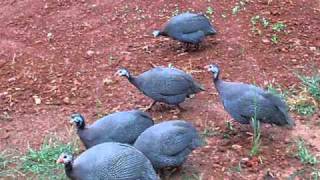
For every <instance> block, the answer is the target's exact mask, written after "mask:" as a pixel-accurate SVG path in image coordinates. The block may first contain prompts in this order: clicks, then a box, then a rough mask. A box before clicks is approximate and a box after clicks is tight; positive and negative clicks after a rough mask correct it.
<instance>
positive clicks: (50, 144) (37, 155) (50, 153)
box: [21, 137, 77, 179]
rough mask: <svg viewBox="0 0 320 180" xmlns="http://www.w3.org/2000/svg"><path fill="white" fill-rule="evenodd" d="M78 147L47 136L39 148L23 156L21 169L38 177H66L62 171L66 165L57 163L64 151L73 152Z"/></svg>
mask: <svg viewBox="0 0 320 180" xmlns="http://www.w3.org/2000/svg"><path fill="white" fill-rule="evenodd" d="M76 150H77V149H76V147H75V145H74V144H71V143H68V144H64V143H62V142H61V141H60V140H58V139H57V138H52V137H51V138H46V139H45V140H44V143H43V144H42V146H41V148H40V149H39V150H34V149H29V150H28V152H27V154H26V155H24V156H23V157H22V158H21V161H22V165H21V170H22V171H23V172H24V173H26V174H31V175H34V176H36V177H37V178H38V179H66V177H65V173H64V172H62V171H63V169H64V167H63V166H62V165H60V164H56V160H57V158H58V157H59V155H60V154H61V153H62V152H69V153H73V152H75V151H76Z"/></svg>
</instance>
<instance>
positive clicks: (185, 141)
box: [161, 127, 193, 156]
mask: <svg viewBox="0 0 320 180" xmlns="http://www.w3.org/2000/svg"><path fill="white" fill-rule="evenodd" d="M161 139H162V141H161V142H162V143H161V152H162V153H163V154H165V155H168V156H175V155H176V154H178V153H180V152H182V151H183V150H185V149H186V148H188V147H189V146H190V144H191V143H192V139H193V134H192V132H191V131H190V130H189V129H186V128H183V127H174V128H170V129H169V130H168V131H166V133H165V134H163V135H162V137H161Z"/></svg>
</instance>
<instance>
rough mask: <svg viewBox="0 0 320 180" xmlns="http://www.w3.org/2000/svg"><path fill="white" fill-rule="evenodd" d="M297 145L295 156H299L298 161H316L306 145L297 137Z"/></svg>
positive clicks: (305, 162)
mask: <svg viewBox="0 0 320 180" xmlns="http://www.w3.org/2000/svg"><path fill="white" fill-rule="evenodd" d="M297 147H298V152H297V156H298V157H299V159H300V161H301V162H302V163H303V164H311V165H315V164H317V163H318V160H317V158H316V157H315V156H314V155H312V154H311V153H310V151H309V150H308V148H307V147H306V145H305V143H304V141H303V140H302V139H299V140H298V141H297Z"/></svg>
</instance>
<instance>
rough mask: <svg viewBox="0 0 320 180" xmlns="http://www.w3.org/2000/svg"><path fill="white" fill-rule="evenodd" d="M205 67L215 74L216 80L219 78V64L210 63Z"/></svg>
mask: <svg viewBox="0 0 320 180" xmlns="http://www.w3.org/2000/svg"><path fill="white" fill-rule="evenodd" d="M205 68H206V69H208V71H210V72H211V73H212V74H213V79H214V80H217V79H219V74H220V68H219V66H218V65H216V64H210V65H208V66H206V67H205Z"/></svg>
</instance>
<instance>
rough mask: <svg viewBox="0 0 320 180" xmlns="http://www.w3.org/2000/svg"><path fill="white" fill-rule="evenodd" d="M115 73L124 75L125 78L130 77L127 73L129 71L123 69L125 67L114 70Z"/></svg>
mask: <svg viewBox="0 0 320 180" xmlns="http://www.w3.org/2000/svg"><path fill="white" fill-rule="evenodd" d="M116 74H117V75H118V76H124V77H126V78H130V73H129V71H128V70H127V69H125V68H121V69H119V70H118V71H117V72H116Z"/></svg>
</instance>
